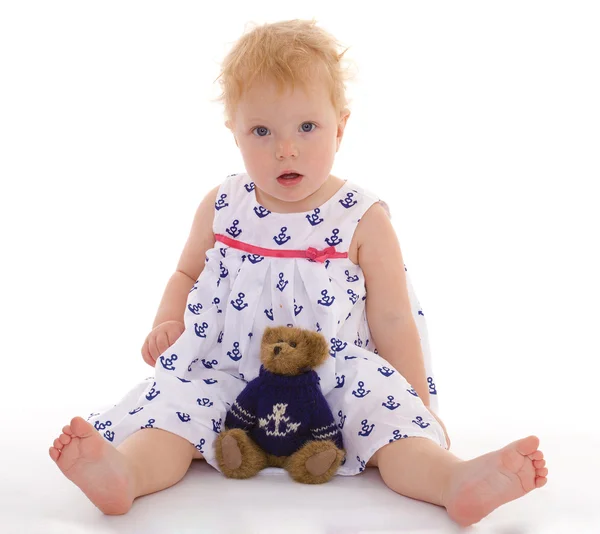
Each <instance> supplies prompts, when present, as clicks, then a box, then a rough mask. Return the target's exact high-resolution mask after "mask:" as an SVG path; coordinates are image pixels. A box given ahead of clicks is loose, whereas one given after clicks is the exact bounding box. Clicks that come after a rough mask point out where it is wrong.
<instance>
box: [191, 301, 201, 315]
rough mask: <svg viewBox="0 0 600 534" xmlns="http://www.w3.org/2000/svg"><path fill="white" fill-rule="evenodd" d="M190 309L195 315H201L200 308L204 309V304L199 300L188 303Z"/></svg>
mask: <svg viewBox="0 0 600 534" xmlns="http://www.w3.org/2000/svg"><path fill="white" fill-rule="evenodd" d="M187 308H188V310H190V311H191V312H192V313H193V314H194V315H200V310H201V309H202V304H200V303H199V302H198V304H188V306H187Z"/></svg>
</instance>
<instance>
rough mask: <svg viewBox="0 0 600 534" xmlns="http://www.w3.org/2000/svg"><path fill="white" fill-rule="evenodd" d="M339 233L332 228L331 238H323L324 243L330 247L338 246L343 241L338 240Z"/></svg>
mask: <svg viewBox="0 0 600 534" xmlns="http://www.w3.org/2000/svg"><path fill="white" fill-rule="evenodd" d="M339 233H340V231H339V230H338V229H337V228H334V229H333V233H332V235H331V237H326V238H325V243H327V244H328V245H329V246H330V247H333V246H335V245H339V244H340V243H341V242H342V241H343V239H339V238H338V234H339Z"/></svg>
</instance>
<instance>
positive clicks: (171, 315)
mask: <svg viewBox="0 0 600 534" xmlns="http://www.w3.org/2000/svg"><path fill="white" fill-rule="evenodd" d="M218 190H219V186H217V187H215V188H214V189H212V190H211V191H210V192H209V193H207V195H206V196H205V197H204V199H203V200H202V202H201V203H200V205H199V206H198V209H197V210H196V215H195V216H194V221H193V223H192V228H191V230H190V234H189V236H188V239H187V242H186V244H185V246H184V247H183V252H182V253H181V257H180V258H179V262H178V264H177V268H176V270H175V272H174V273H173V275H172V276H171V278H170V279H169V282H168V283H167V287H166V288H165V291H164V293H163V296H162V299H161V301H160V305H159V307H158V311H157V313H156V317H155V319H154V324H153V325H152V328H154V327H156V326H157V325H159V324H161V323H164V322H165V321H173V320H175V321H180V322H182V323H183V316H184V312H185V304H186V302H187V297H188V294H189V292H190V289H191V288H192V286H193V285H194V283H195V282H196V280H197V279H198V277H199V276H200V273H201V272H202V269H204V258H205V255H206V251H207V250H208V249H210V248H212V247H213V246H214V244H215V236H214V235H213V231H212V225H213V217H214V211H215V201H216V198H217V192H218Z"/></svg>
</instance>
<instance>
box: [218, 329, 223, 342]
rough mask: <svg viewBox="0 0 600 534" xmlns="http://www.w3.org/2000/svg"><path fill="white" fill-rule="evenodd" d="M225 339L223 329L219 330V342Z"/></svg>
mask: <svg viewBox="0 0 600 534" xmlns="http://www.w3.org/2000/svg"><path fill="white" fill-rule="evenodd" d="M222 341H223V331H221V332H219V338H218V339H217V343H221V342H222Z"/></svg>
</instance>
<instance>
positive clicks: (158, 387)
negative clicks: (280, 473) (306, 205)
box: [88, 173, 447, 475]
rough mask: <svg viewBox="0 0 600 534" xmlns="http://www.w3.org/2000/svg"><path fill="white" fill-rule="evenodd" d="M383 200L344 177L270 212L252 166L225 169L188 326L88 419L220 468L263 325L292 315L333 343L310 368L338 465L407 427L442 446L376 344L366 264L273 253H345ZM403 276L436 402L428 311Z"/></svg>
mask: <svg viewBox="0 0 600 534" xmlns="http://www.w3.org/2000/svg"><path fill="white" fill-rule="evenodd" d="M378 201H379V199H378V198H377V197H376V196H374V195H372V194H371V193H369V192H367V191H366V190H365V189H364V188H361V187H359V186H356V185H354V184H351V183H350V182H345V183H344V185H343V186H342V187H341V189H340V190H339V191H338V192H337V193H336V194H335V195H333V197H331V198H330V199H329V200H328V201H326V202H325V203H324V204H323V205H321V206H320V207H319V208H316V209H314V210H312V211H310V212H305V213H285V214H284V213H274V212H270V211H269V210H267V209H266V208H264V207H263V206H261V205H260V204H258V202H257V201H256V195H255V191H254V183H253V182H252V181H251V179H250V177H249V176H248V175H247V174H245V173H241V174H234V175H231V176H228V177H227V178H226V179H225V181H224V182H223V183H222V184H221V187H220V190H219V193H218V195H217V202H216V203H215V216H214V222H213V232H214V234H215V235H216V236H219V235H222V236H224V237H223V241H224V242H222V241H219V240H218V241H217V242H216V243H215V246H214V247H213V248H212V249H210V250H208V251H207V253H206V259H205V265H204V269H203V271H202V273H201V274H200V277H199V278H198V280H197V281H196V283H195V284H194V287H193V288H192V289H191V291H190V293H189V296H188V300H187V308H186V311H185V316H184V320H185V331H184V332H183V334H182V335H181V336H180V338H179V339H178V340H177V341H176V342H175V343H174V344H173V345H172V346H171V347H169V348H168V349H167V350H166V351H165V352H164V353H163V354H162V355H161V356H160V357H159V359H158V360H157V362H156V367H155V376H154V377H152V378H149V379H147V380H145V381H143V382H141V383H140V384H138V385H137V386H136V387H135V388H133V389H132V390H131V391H130V392H129V393H128V394H127V395H126V396H125V397H124V398H123V399H122V400H121V401H120V402H119V403H118V404H116V405H115V406H114V407H112V408H110V409H108V410H107V411H104V412H103V413H93V414H91V415H90V416H89V418H88V421H90V423H92V424H93V425H94V427H95V428H96V430H98V431H99V432H100V433H101V434H102V435H103V436H104V438H105V439H107V440H108V441H110V442H111V443H112V444H113V445H114V446H117V445H119V444H120V443H121V442H122V441H123V440H124V439H125V438H127V437H128V436H129V435H131V434H132V433H133V432H136V431H137V430H139V429H140V428H148V427H154V428H162V429H164V430H168V431H169V432H172V433H174V434H178V435H180V436H182V437H184V438H185V439H187V440H189V441H190V442H191V443H192V444H194V445H195V446H196V448H197V449H198V450H199V451H200V452H201V453H202V455H203V456H204V458H205V459H206V461H207V462H208V463H209V464H210V465H212V466H213V467H215V468H216V469H218V467H217V463H216V459H215V454H214V450H213V447H214V439H215V437H216V436H217V434H218V433H219V432H220V431H221V430H222V429H223V424H224V421H225V416H226V413H227V410H228V408H229V406H230V405H231V404H232V403H233V401H234V400H235V399H236V397H237V396H238V394H239V393H240V392H241V391H242V389H243V388H244V386H245V384H246V383H247V382H248V381H250V380H252V379H253V378H255V377H256V376H258V372H259V369H260V359H259V350H260V342H261V338H262V334H263V331H264V329H265V328H266V327H267V326H280V325H290V326H297V327H300V328H308V329H312V330H316V331H319V332H321V333H322V334H323V335H324V336H325V338H326V339H327V340H328V341H329V343H330V356H331V357H330V358H329V359H328V360H327V362H326V363H324V364H323V365H322V366H321V367H319V368H318V369H317V372H318V374H319V377H320V385H321V390H322V391H323V394H324V395H325V398H326V399H327V401H328V403H329V405H330V407H331V410H332V412H333V415H334V417H335V418H336V423H337V424H338V426H339V428H340V429H341V430H342V435H343V439H344V447H345V449H346V459H345V461H344V463H343V464H342V466H341V467H340V469H339V471H338V473H339V474H341V475H354V474H357V473H359V472H361V471H362V470H363V469H364V467H365V465H366V463H367V461H368V460H369V459H370V457H371V456H372V455H373V454H374V453H375V452H376V451H377V450H378V449H379V448H381V447H383V446H384V445H386V444H388V443H390V442H392V441H394V440H397V439H401V438H405V437H411V436H419V437H424V438H428V439H431V440H433V441H435V442H436V443H438V444H439V445H440V446H441V447H444V448H447V444H446V440H445V436H444V431H443V429H442V427H441V426H440V424H439V423H438V422H437V421H436V419H435V418H434V417H433V416H432V415H431V414H430V413H429V411H428V410H427V409H426V408H425V406H424V405H423V403H422V401H421V399H420V398H419V397H418V396H417V394H416V392H415V391H414V390H413V389H412V387H411V386H410V384H409V383H408V382H407V381H406V380H405V379H404V377H403V376H401V375H400V373H399V372H398V371H396V370H395V369H393V368H392V366H391V365H390V364H389V363H388V362H387V361H385V360H384V359H383V358H381V357H380V356H378V355H377V349H376V347H375V345H374V342H373V340H372V339H371V336H370V332H369V327H368V324H367V317H366V311H365V299H366V290H365V283H364V277H363V273H362V270H361V268H360V267H359V266H358V265H355V264H354V263H352V262H351V261H350V259H348V258H347V257H327V258H323V257H320V258H318V257H317V256H319V255H320V254H319V252H317V253H316V255H315V254H313V255H312V256H311V257H309V258H307V257H304V258H290V257H273V256H271V255H269V254H271V253H272V252H271V251H273V250H276V251H278V252H280V251H291V250H295V251H298V250H304V251H305V250H307V249H309V248H312V249H317V251H322V250H323V249H327V248H329V250H330V251H331V250H333V249H332V248H331V247H334V249H335V252H337V253H347V252H348V248H349V246H350V243H351V241H352V236H353V234H354V231H355V229H356V226H357V224H358V222H359V220H360V218H361V217H362V215H363V214H364V213H365V212H366V211H367V209H369V207H371V206H372V205H373V203H375V202H378ZM228 240H234V241H228ZM225 242H228V243H229V244H226V243H225ZM243 244H249V245H252V246H254V247H261V248H262V249H268V250H262V251H260V252H261V253H258V254H257V253H256V249H253V250H252V253H251V252H248V251H245V250H240V248H238V247H243ZM234 245H235V246H234ZM345 255H346V256H347V254H345ZM338 256H339V254H338ZM310 258H314V259H310ZM405 271H406V267H405ZM406 276H407V288H408V291H409V297H410V301H411V307H412V312H413V315H414V317H415V321H416V324H417V328H418V330H419V334H420V338H421V346H422V350H423V355H424V360H425V367H426V371H427V377H428V378H427V380H428V382H429V393H430V395H431V397H430V404H431V407H432V409H433V410H434V411H436V410H437V406H438V404H437V390H436V387H435V381H434V375H433V371H432V366H431V355H430V351H429V344H428V337H427V327H426V323H425V317H424V315H423V312H422V310H421V308H420V305H419V302H418V300H417V298H416V295H415V293H414V290H413V288H412V285H411V283H410V280H409V278H408V273H406Z"/></svg>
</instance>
